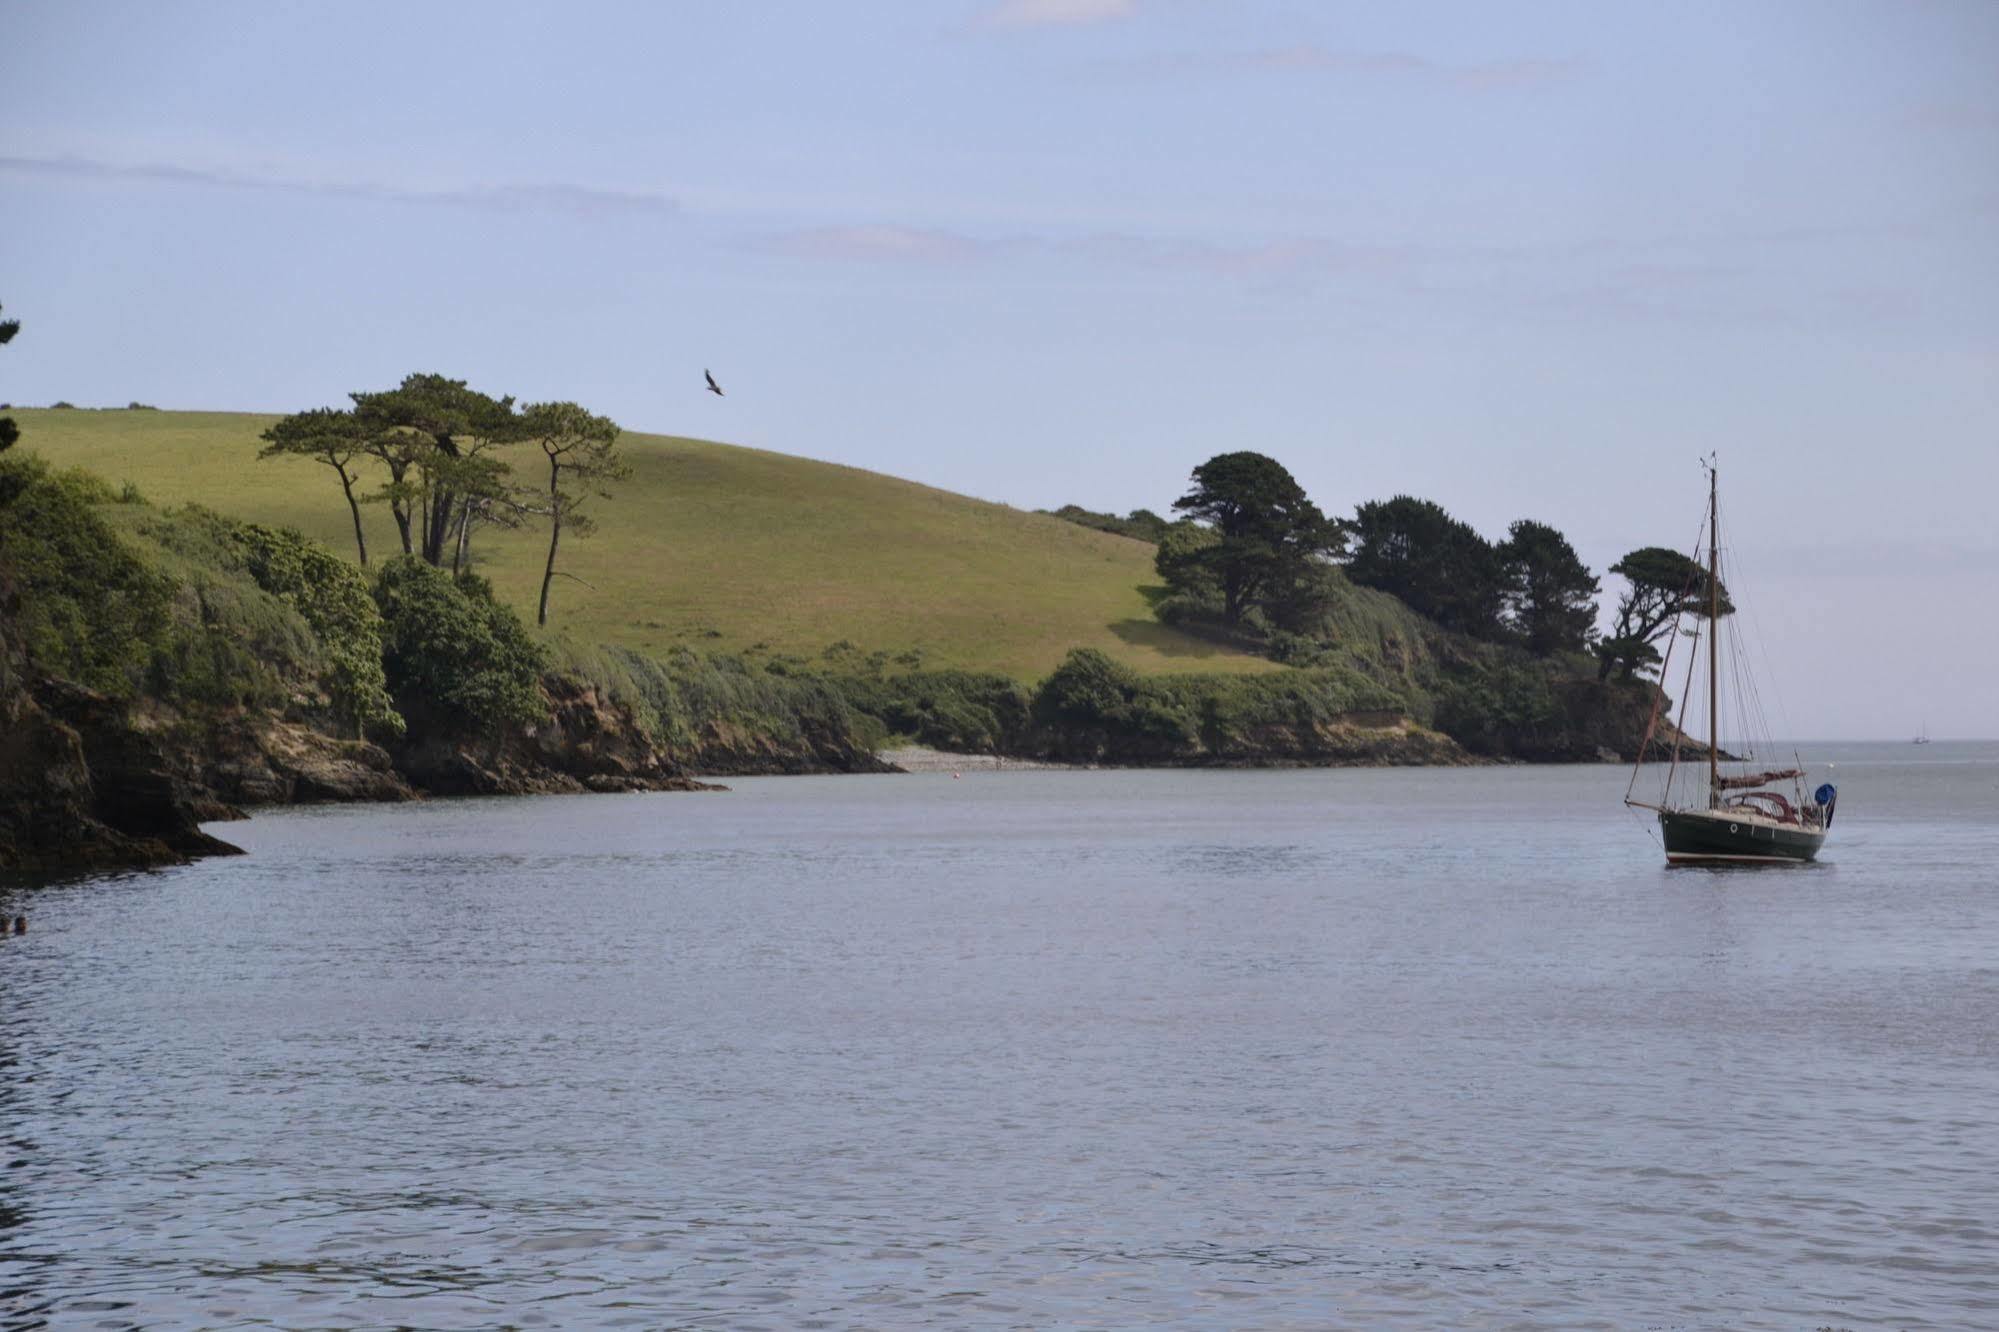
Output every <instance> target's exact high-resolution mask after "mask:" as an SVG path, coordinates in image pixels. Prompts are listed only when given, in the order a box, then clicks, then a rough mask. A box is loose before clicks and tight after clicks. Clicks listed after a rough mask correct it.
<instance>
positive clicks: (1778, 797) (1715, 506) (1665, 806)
mask: <svg viewBox="0 0 1999 1332" xmlns="http://www.w3.org/2000/svg"><path fill="white" fill-rule="evenodd" d="M1702 465H1703V466H1704V467H1705V468H1706V469H1707V474H1708V506H1707V509H1708V511H1707V521H1706V523H1705V525H1704V529H1703V532H1702V535H1703V536H1704V537H1705V538H1706V544H1707V588H1706V592H1707V607H1706V614H1705V620H1706V628H1705V633H1706V637H1707V653H1706V656H1707V763H1706V765H1705V766H1706V772H1705V773H1704V774H1701V773H1699V771H1698V769H1697V768H1695V766H1694V765H1693V764H1691V763H1690V764H1686V765H1682V764H1681V762H1680V744H1681V741H1682V740H1683V739H1684V738H1685V723H1686V722H1687V720H1688V717H1687V713H1686V709H1687V704H1688V701H1689V700H1690V698H1691V697H1692V694H1693V687H1692V686H1693V673H1694V665H1695V659H1696V658H1697V656H1698V655H1699V654H1698V653H1697V652H1695V651H1694V650H1693V649H1692V644H1691V643H1690V644H1689V651H1688V653H1687V670H1686V685H1685V687H1684V688H1683V689H1682V692H1681V702H1680V709H1681V711H1680V722H1681V725H1680V726H1678V727H1676V728H1675V729H1674V731H1673V751H1672V759H1671V764H1670V766H1669V767H1668V768H1667V771H1666V784H1665V789H1664V791H1663V793H1662V794H1661V795H1660V797H1659V799H1657V800H1656V801H1649V800H1640V799H1635V798H1634V797H1633V793H1634V792H1635V791H1636V790H1637V787H1638V778H1639V774H1640V772H1641V771H1642V770H1643V768H1644V762H1645V758H1646V755H1647V753H1648V751H1649V750H1650V749H1651V745H1652V736H1653V733H1654V731H1655V729H1656V728H1657V726H1658V723H1659V714H1660V710H1661V708H1662V707H1663V705H1664V703H1665V691H1664V689H1663V688H1662V689H1661V690H1660V691H1659V693H1658V695H1657V697H1655V698H1654V700H1653V703H1652V720H1651V722H1650V723H1649V724H1648V725H1647V726H1646V730H1645V740H1644V743H1642V744H1641V745H1639V747H1638V763H1637V764H1636V765H1635V766H1634V767H1633V769H1632V773H1631V784H1630V785H1629V786H1628V787H1626V788H1625V792H1624V803H1625V804H1626V805H1628V806H1630V807H1631V808H1633V809H1646V810H1651V811H1653V812H1654V813H1656V814H1657V815H1658V818H1659V835H1660V838H1661V840H1662V841H1663V842H1664V843H1665V847H1666V863H1667V864H1669V865H1732V864H1745V865H1748V864H1802V863H1804V862H1807V861H1810V860H1812V859H1813V858H1815V857H1816V856H1817V855H1818V853H1819V848H1820V847H1821V846H1823V845H1824V844H1825V839H1826V833H1827V832H1828V831H1829V830H1830V829H1831V828H1832V813H1833V805H1834V804H1835V802H1836V801H1837V800H1838V797H1839V793H1838V792H1837V791H1836V790H1834V788H1833V786H1832V784H1831V783H1830V782H1827V783H1825V784H1823V785H1821V786H1820V787H1819V788H1818V789H1817V790H1816V791H1814V792H1812V794H1811V796H1810V797H1809V798H1807V797H1806V795H1805V770H1804V764H1803V762H1802V761H1801V760H1799V759H1798V756H1797V754H1796V751H1793V752H1792V754H1791V759H1792V763H1791V766H1789V767H1782V768H1773V767H1768V766H1764V765H1761V764H1759V763H1757V761H1756V754H1755V752H1754V749H1755V747H1756V746H1755V745H1754V744H1753V743H1751V744H1747V745H1745V746H1744V748H1745V751H1746V752H1745V755H1744V756H1743V757H1742V758H1736V757H1733V756H1731V757H1729V758H1728V759H1727V760H1726V761H1727V762H1728V763H1729V764H1730V765H1731V766H1732V767H1733V766H1736V765H1740V766H1741V767H1742V769H1743V770H1742V771H1734V772H1724V771H1723V770H1722V764H1723V762H1724V758H1723V753H1722V748H1721V735H1720V730H1721V722H1720V718H1721V704H1722V700H1721V678H1722V663H1721V639H1722V637H1723V634H1722V612H1721V589H1722V581H1721V535H1720V528H1721V501H1720V484H1719V469H1718V468H1717V466H1716V464H1715V462H1714V460H1713V459H1711V458H1710V459H1707V460H1704V462H1703V464H1702ZM1698 559H1699V549H1698V543H1697V544H1696V554H1695V561H1696V563H1697V562H1698ZM1690 582H1691V577H1690ZM1686 593H1687V596H1686V598H1683V600H1684V599H1692V598H1693V597H1695V596H1696V595H1697V593H1696V592H1695V589H1694V588H1692V587H1691V586H1690V587H1689V588H1687V589H1686ZM1692 604H1694V605H1698V604H1699V603H1698V601H1693V603H1692ZM1697 636H1698V634H1697V631H1688V630H1684V629H1682V627H1681V625H1680V617H1677V616H1676V617H1675V619H1674V622H1673V636H1672V639H1671V640H1670V641H1669V643H1668V646H1667V650H1666V655H1665V657H1664V659H1663V661H1662V663H1661V665H1660V669H1659V679H1660V682H1661V684H1662V685H1663V684H1664V682H1665V681H1666V680H1667V679H1668V678H1669V677H1668V672H1669V671H1670V670H1671V669H1672V663H1673V648H1674V646H1675V645H1676V644H1677V642H1678V640H1679V639H1681V638H1689V639H1691V638H1694V637H1697ZM1738 648H1739V644H1738ZM1734 655H1735V657H1736V660H1735V661H1734V662H1732V668H1733V669H1732V671H1731V674H1730V679H1731V680H1734V681H1736V682H1738V685H1739V687H1738V690H1737V692H1738V694H1740V695H1742V697H1739V698H1738V699H1737V700H1736V704H1737V707H1738V709H1739V711H1740V713H1741V715H1742V716H1743V719H1744V726H1743V734H1745V735H1753V734H1760V733H1763V732H1764V727H1763V726H1762V725H1761V722H1760V718H1759V719H1756V720H1754V721H1751V720H1750V719H1749V717H1748V715H1747V713H1748V709H1750V708H1752V707H1753V706H1754V705H1755V700H1756V691H1755V686H1754V684H1753V683H1750V682H1748V679H1747V676H1746V673H1745V670H1746V663H1745V662H1743V661H1741V660H1740V658H1741V656H1742V655H1743V654H1742V653H1741V652H1740V651H1739V650H1738V651H1737V652H1736V653H1735V654H1734ZM1730 743H1731V744H1734V743H1736V742H1734V741H1731V742H1730ZM1765 747H1766V749H1767V748H1771V747H1773V746H1768V744H1767V742H1766V746H1765ZM1683 766H1684V767H1685V768H1686V769H1687V771H1686V772H1685V773H1683V772H1682V768H1683ZM1703 775H1704V776H1705V777H1706V781H1705V782H1702V781H1700V780H1699V779H1700V777H1701V776H1703ZM1786 788H1787V789H1788V790H1789V794H1788V795H1787V794H1785V789H1786Z"/></svg>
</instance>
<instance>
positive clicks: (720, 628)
mask: <svg viewBox="0 0 1999 1332" xmlns="http://www.w3.org/2000/svg"><path fill="white" fill-rule="evenodd" d="M13 415H14V417H15V419H16V420H18V421H19V422H20V425H21V430H22V441H21V442H22V446H23V447H26V448H29V449H32V450H35V451H36V452H39V453H40V454H41V455H42V456H44V457H46V458H47V459H49V461H50V462H52V463H54V464H56V465H57V466H63V467H68V466H81V467H86V468H89V469H91V470H92V471H95V472H98V473H99V474H101V475H103V476H104V477H106V478H107V479H109V480H110V481H111V482H112V483H113V484H114V485H116V484H119V483H122V482H126V481H130V482H132V483H133V484H135V485H136V486H137V487H138V488H139V489H140V490H141V491H142V492H143V493H144V494H145V496H146V498H147V499H149V500H151V501H153V502H154V503H156V504H166V505H174V504H181V503H185V502H187V501H190V500H192V501H198V502H200V503H202V504H205V505H207V506H209V507H210V508H213V509H217V510H219V511H221V512H223V513H226V514H229V515H231V516H234V517H239V518H244V519H248V520H252V521H256V522H262V523H268V524H282V525H285V526H291V527H296V528H298V529H300V530H301V531H303V532H305V533H307V534H308V535H310V536H313V537H316V538H318V539H319V540H321V541H323V542H325V543H326V544H327V545H328V546H329V547H331V548H332V549H333V550H335V551H338V552H340V553H341V554H343V555H346V556H348V557H350V558H351V557H352V555H353V550H354V540H353V533H352V528H351V524H350V520H349V517H348V513H347V507H346V504H345V503H344V501H343V500H342V499H341V497H340V489H339V485H338V483H337V482H336V481H335V479H334V477H333V474H332V473H331V472H330V471H329V470H327V469H326V468H324V467H322V466H319V465H318V464H315V463H311V462H308V461H304V460H300V459H282V460H276V461H271V462H258V461H257V460H256V453H257V448H258V439H257V436H258V434H259V433H260V432H261V431H262V430H263V429H264V428H265V427H266V426H267V425H269V424H270V422H271V421H272V420H274V419H275V418H273V417H269V416H257V415H246V414H241V413H220V412H155V411H119V410H106V411H91V410H62V411H55V410H28V411H24V410H20V409H16V410H15V411H14V413H13ZM623 448H624V450H625V452H626V454H627V456H628V457H629V459H630V461H631V463H632V465H633V471H634V475H633V479H632V481H631V482H630V483H628V484H627V485H626V486H624V487H623V488H621V489H620V491H619V493H618V495H617V497H616V498H615V499H612V500H609V501H604V502H601V503H598V504H597V505H596V506H595V508H594V513H595V516H596V518H597V520H598V522H599V524H600V527H601V530H600V531H599V532H598V534H597V535H595V536H593V537H591V538H590V539H588V540H586V541H579V542H575V543H573V544H571V543H569V542H567V541H565V543H564V551H563V558H562V560H561V563H560V565H559V566H558V567H559V568H561V569H564V570H566V571H567V572H569V573H571V574H574V575H575V576H576V578H579V579H582V580H584V583H587V584H589V586H584V585H583V583H578V582H576V581H573V580H571V579H563V578H559V579H557V580H556V586H555V591H554V594H553V596H554V599H553V603H552V606H551V609H550V615H549V627H550V629H551V630H556V631H560V632H561V633H563V634H566V635H567V636H569V637H570V638H572V639H574V640H576V641H579V642H583V643H610V644H618V645H622V646H627V647H632V648H638V649H641V650H645V651H651V652H659V651H663V650H665V649H667V648H670V647H673V646H675V645H677V644H683V643H685V644H694V645H699V646H711V647H718V648H726V649H733V650H737V651H744V650H753V649H757V648H758V647H759V645H761V646H762V647H763V648H765V649H767V650H769V651H771V652H786V653H796V654H799V655H817V654H818V653H819V652H820V651H821V650H823V649H824V648H825V647H826V646H827V645H829V644H831V643H833V642H835V641H838V640H841V639H845V640H849V641H851V642H853V643H855V644H857V645H859V646H860V647H863V648H866V649H870V650H873V649H884V650H887V651H889V652H891V653H897V652H902V651H905V650H908V649H912V648H914V649H917V650H920V651H921V652H922V653H923V662H924V665H926V666H964V667H972V668H979V669H986V670H995V671H1000V672H1004V673H1006V674H1008V675H1011V676H1014V677H1015V678H1017V679H1023V680H1026V679H1034V678H1038V677H1040V676H1044V675H1046V674H1047V673H1048V672H1050V671H1051V670H1053V669H1054V668H1055V666H1056V665H1057V664H1058V663H1059V662H1060V661H1061V659H1062V656H1063V654H1064V653H1065V652H1067V651H1068V650H1069V649H1070V648H1073V647H1094V648H1098V649H1101V650H1102V651H1103V652H1105V653H1106V654H1107V655H1109V656H1110V657H1112V658H1113V659H1114V660H1117V661H1120V662H1123V663H1125V664H1127V665H1129V666H1131V667H1133V668H1134V669H1137V670H1139V671H1142V672H1147V673H1159V672H1204V673H1214V672H1249V671H1266V670H1273V669H1277V668H1275V667H1273V666H1272V665H1271V664H1270V663H1268V662H1266V661H1263V660H1261V659H1258V658H1255V657H1251V656H1248V655H1246V654H1243V653H1238V652H1233V651H1230V650H1229V649H1227V648H1223V647H1218V646H1216V645H1214V644H1210V643H1205V642H1202V641H1200V640H1198V639H1195V638H1192V637H1189V636H1187V635H1185V634H1182V633H1179V632H1178V631H1176V630H1173V629H1170V628H1168V627H1166V626H1164V625H1161V624H1159V623H1157V622H1156V621H1155V620H1154V619H1153V618H1152V614H1151V611H1150V608H1149V604H1148V602H1147V600H1146V597H1145V594H1144V592H1143V591H1142V590H1141V589H1142V588H1144V587H1147V586H1149V585H1151V584H1153V583H1154V582H1155V581H1156V579H1155V577H1154V574H1153V571H1152V547H1150V546H1148V545H1145V544H1143V543H1141V542H1137V541H1132V540H1129V539H1127V538H1124V537H1119V536H1113V535H1110V534H1108V533H1103V532H1093V531H1090V530H1087V529H1085V528H1082V527H1078V526H1076V525H1075V524H1073V523H1068V522H1064V521H1062V520H1061V519H1058V518H1053V517H1049V516H1047V515H1043V514H1035V513H1023V512H1020V511H1018V510H1015V509H1010V508H1007V507H1005V506H1004V505H998V504H988V503H985V502H982V501H979V500H973V499H967V498H966V497H964V496H962V495H954V494H951V493H949V492H947V491H942V490H933V489H931V488H929V487H927V486H920V485H916V484H914V483H911V482H908V481H900V480H897V479H895V478H893V477H887V476H881V475H878V474H876V473H873V472H864V471H860V470H858V469H855V468H850V467H839V466H835V465H832V464H829V463H820V462H812V461H810V460H807V459H803V458H793V457H789V456H786V455H783V454H776V453H766V452H762V451H759V450H755V449H744V448H736V447H733V446H730V445H726V444H714V443H708V442H706V441H702V440H691V439H678V438H671V437H667V436H661V435H636V434H627V435H626V436H625V437H624V440H623ZM515 461H516V466H517V468H519V469H520V471H521V473H522V475H523V479H533V477H534V473H533V471H532V467H531V465H532V463H533V462H535V461H539V458H538V455H536V454H533V453H532V452H530V451H527V450H522V451H520V452H519V453H518V455H517V457H516V460H515ZM363 515H364V521H365V523H366V527H367V536H368V549H369V553H370V555H371V556H377V557H378V556H385V555H388V554H390V553H392V552H394V551H395V550H396V549H397V548H398V547H397V544H396V538H395V528H394V524H393V522H392V521H391V520H390V517H389V514H388V511H387V509H386V508H383V507H380V506H375V507H371V508H366V509H364V510H363ZM546 539H547V538H546V535H545V534H544V533H540V532H522V533H498V532H490V531H489V532H483V533H481V534H480V536H479V537H478V538H477V542H476V544H475V555H476V556H477V557H478V561H479V562H478V569H479V572H481V573H483V574H485V575H487V576H488V577H490V578H491V579H492V580H493V583H494V585H495V587H496V588H497V589H498V591H499V592H500V594H501V595H502V596H503V597H505V598H507V599H508V600H509V601H511V602H512V604H513V605H514V606H515V607H516V608H517V609H518V610H519V611H520V612H521V613H522V614H523V616H525V617H527V618H529V619H532V616H533V613H534V604H535V596H536V594H537V592H538V590H539V586H540V577H541V561H542V557H543V555H544V553H545V550H546V546H545V542H546Z"/></svg>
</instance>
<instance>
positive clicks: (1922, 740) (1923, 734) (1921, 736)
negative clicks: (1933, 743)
mask: <svg viewBox="0 0 1999 1332" xmlns="http://www.w3.org/2000/svg"><path fill="white" fill-rule="evenodd" d="M1929 742H1930V724H1929V723H1928V722H1924V723H1923V724H1922V727H1921V729H1919V730H1918V731H1917V732H1916V738H1915V739H1914V740H1911V741H1910V742H1909V743H1910V744H1912V745H1926V744H1928V743H1929Z"/></svg>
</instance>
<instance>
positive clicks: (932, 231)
mask: <svg viewBox="0 0 1999 1332" xmlns="http://www.w3.org/2000/svg"><path fill="white" fill-rule="evenodd" d="M759 244H760V246H761V247H762V248H764V249H768V250H773V251H775V252H777V253H780V254H787V255H793V256H796V257H799V258H805V259H816V260H822V261H827V262H835V263H839V262H862V263H903V264H921V265H971V264H989V263H995V262H1002V261H1006V262H1013V261H1021V260H1073V261H1080V262H1083V263H1086V264H1094V265H1101V266H1112V267H1127V268H1144V269H1152V270H1155V271H1171V272H1189V273H1210V274H1218V275H1221V276H1228V277H1256V276H1260V275H1278V274H1291V273H1298V272H1304V271H1314V272H1347V273H1360V272H1385V271H1388V270H1392V269H1401V268H1406V267H1409V266H1410V265H1412V264H1414V263H1416V262H1418V261H1419V260H1420V259H1421V258H1422V256H1421V255H1420V254H1419V253H1418V252H1417V251H1416V250H1414V249H1413V248H1408V247H1399V246H1384V245H1354V244H1347V243H1342V242H1336V241H1329V240H1322V239H1317V238H1309V237H1308V238H1298V239H1277V240H1262V241H1245V242H1221V241H1207V240H1189V239H1184V238H1179V237H1163V236H1141V235H1135V234H1131V233H1125V232H1097V233H1094V234H1091V235H1086V236H1068V237H1051V236H1023V235H1013V236H980V235H974V234H971V233H969V232H961V231H949V230H944V229H940V228H935V227H912V226H903V225H899V224H894V223H880V224H873V225H863V226H833V227H808V228H802V229H799V230H795V231H786V232H781V233H779V234H777V235H775V236H769V237H765V238H764V239H763V240H762V241H761V242H759Z"/></svg>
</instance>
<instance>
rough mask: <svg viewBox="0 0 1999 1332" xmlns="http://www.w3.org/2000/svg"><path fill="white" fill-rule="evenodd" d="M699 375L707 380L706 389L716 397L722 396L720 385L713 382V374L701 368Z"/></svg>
mask: <svg viewBox="0 0 1999 1332" xmlns="http://www.w3.org/2000/svg"><path fill="white" fill-rule="evenodd" d="M701 377H702V378H703V379H705V380H707V381H708V391H709V392H710V393H712V394H714V395H715V396H716V397H718V398H719V397H722V396H723V393H722V386H721V385H720V384H717V383H716V382H715V376H713V375H712V374H709V373H708V372H707V371H706V370H703V371H702V372H701Z"/></svg>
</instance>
